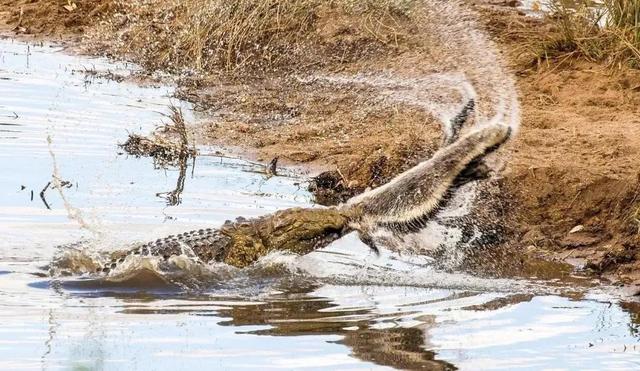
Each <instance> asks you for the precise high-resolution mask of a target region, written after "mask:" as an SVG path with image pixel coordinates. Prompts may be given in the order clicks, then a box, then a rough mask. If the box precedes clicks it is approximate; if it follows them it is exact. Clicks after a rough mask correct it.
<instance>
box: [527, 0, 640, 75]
mask: <svg viewBox="0 0 640 371" xmlns="http://www.w3.org/2000/svg"><path fill="white" fill-rule="evenodd" d="M549 7H550V9H551V13H550V15H549V19H550V20H551V21H552V23H553V24H554V25H555V30H554V32H551V33H550V34H549V35H548V36H547V37H546V38H545V39H544V40H543V41H542V43H541V45H540V48H538V50H537V51H536V56H537V58H538V60H542V59H560V60H566V59H567V58H568V57H571V56H581V57H584V58H587V59H588V60H591V61H604V62H606V63H609V64H611V65H612V66H621V65H623V64H626V65H628V66H631V67H634V68H638V67H640V1H638V0H604V1H603V2H601V3H600V2H593V1H589V0H582V1H578V2H577V4H576V2H575V1H571V2H569V1H568V0H551V1H550V2H549Z"/></svg>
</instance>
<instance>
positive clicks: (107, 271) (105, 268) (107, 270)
mask: <svg viewBox="0 0 640 371" xmlns="http://www.w3.org/2000/svg"><path fill="white" fill-rule="evenodd" d="M102 271H103V272H104V273H109V272H110V271H111V269H109V268H107V267H104V268H102Z"/></svg>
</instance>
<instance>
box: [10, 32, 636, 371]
mask: <svg viewBox="0 0 640 371" xmlns="http://www.w3.org/2000/svg"><path fill="white" fill-rule="evenodd" d="M94 68H95V69H96V70H99V71H107V70H109V71H113V72H115V73H118V74H125V75H126V74H128V73H129V72H128V71H130V70H132V69H135V66H130V65H125V64H112V63H109V62H108V61H105V60H103V59H89V58H83V57H77V56H71V55H68V54H65V52H64V51H63V50H60V48H57V47H50V46H47V45H44V46H34V45H27V44H24V43H20V42H15V41H11V40H1V41H0V96H1V97H2V99H1V100H0V233H1V234H2V236H3V237H4V238H3V239H2V242H0V369H7V370H18V369H98V370H99V369H107V370H110V369H115V370H118V369H154V370H165V369H166V370H176V369H203V368H207V369H212V368H221V369H231V368H244V369H247V368H273V369H277V368H286V369H291V368H294V369H328V368H331V369H377V368H405V369H416V368H427V369H447V368H454V367H458V368H462V369H516V368H518V369H535V370H537V369H541V368H554V369H598V370H600V369H621V370H629V369H637V368H638V367H640V357H639V353H640V344H639V341H640V315H639V313H640V305H638V304H636V303H628V302H623V301H621V300H620V299H619V298H617V297H616V296H614V295H613V294H610V293H608V290H605V289H601V290H596V289H593V288H591V289H590V288H588V287H589V282H588V280H585V279H581V278H579V277H578V278H575V279H574V280H573V281H571V282H569V281H563V280H560V281H557V280H556V281H541V280H517V279H508V278H502V279H491V278H478V277H474V276H472V275H469V274H463V273H456V272H441V271H438V270H437V269H435V268H434V267H433V265H432V264H431V263H432V261H431V260H430V259H428V258H426V257H419V256H400V255H397V254H393V253H391V252H389V251H382V254H381V256H380V257H377V256H375V255H373V254H371V253H370V252H369V251H368V249H367V248H366V247H365V246H363V245H362V244H360V243H359V242H358V241H357V239H356V238H355V236H353V235H349V236H347V237H345V238H344V239H343V240H342V241H339V242H338V243H335V244H333V245H331V246H329V247H328V248H326V249H324V250H323V251H319V252H315V253H312V254H310V255H308V256H304V257H297V256H291V255H282V254H274V255H271V256H268V257H266V258H264V259H262V260H261V261H260V262H259V263H258V264H257V265H256V266H254V267H252V268H250V269H246V270H237V269H231V268H229V267H224V266H221V265H217V266H216V265H213V266H210V267H205V268H202V267H200V268H196V267H193V266H191V265H189V263H188V262H186V261H180V260H176V261H175V262H174V266H173V268H172V269H173V270H171V271H169V272H167V271H161V270H156V271H155V272H153V271H150V270H145V269H139V268H135V267H133V268H131V271H130V272H129V273H132V274H133V278H131V279H130V280H128V281H124V282H115V281H106V280H95V279H90V277H89V278H87V277H80V278H78V277H53V278H52V277H50V276H49V275H48V272H47V270H43V269H42V268H41V267H42V266H44V265H47V264H49V263H51V259H52V256H53V255H54V253H55V252H56V249H55V246H56V245H58V244H63V243H70V242H74V241H77V240H79V239H81V238H84V239H88V240H90V241H92V243H93V245H94V248H95V250H96V251H97V250H99V249H107V248H113V247H117V246H122V245H123V244H126V243H129V242H131V241H137V240H147V239H152V238H156V237H159V236H163V235H166V234H170V233H175V232H178V231H183V230H187V229H193V228H199V227H203V226H215V225H219V224H221V223H222V222H223V221H224V220H225V219H232V218H233V217H235V216H239V215H243V216H248V217H249V216H256V215H261V214H264V213H268V212H272V211H274V210H277V209H281V208H286V207H291V206H308V205H309V204H310V197H309V195H308V194H307V193H306V192H305V191H304V190H303V189H304V187H301V186H300V183H301V182H304V177H302V176H300V175H296V174H295V173H285V175H286V176H279V177H273V178H270V179H266V178H265V177H264V176H263V174H262V173H261V172H260V171H261V167H260V166H259V165H255V164H251V163H248V162H244V161H240V160H236V159H228V158H221V157H216V156H214V155H207V154H212V153H215V149H214V148H200V150H201V152H203V154H204V155H202V156H199V157H198V158H197V159H196V161H195V166H194V164H191V163H190V164H189V167H188V168H187V169H186V172H185V173H184V174H180V171H179V170H177V169H168V170H164V169H155V168H154V166H153V163H152V162H151V161H150V160H148V159H144V158H143V159H137V158H131V157H127V156H126V155H123V154H118V152H120V150H119V148H118V147H117V143H118V142H122V141H124V139H126V135H127V132H130V131H134V132H141V133H147V132H149V131H150V130H152V129H153V127H154V126H155V125H156V124H158V123H159V122H160V121H161V120H162V119H163V116H162V115H161V114H160V113H162V112H164V113H167V112H168V109H167V106H168V105H169V104H171V103H173V104H177V105H180V106H182V107H183V109H184V111H185V112H186V113H187V119H188V120H189V121H192V120H194V119H196V118H194V117H192V116H191V115H190V114H189V106H188V104H185V103H183V102H179V101H176V100H173V101H172V99H171V98H170V95H171V89H170V88H168V87H166V86H157V87H153V86H148V87H140V86H136V85H134V84H131V83H127V82H122V83H117V82H114V81H111V80H106V79H100V78H95V79H94V78H89V77H87V75H86V74H85V73H83V72H81V71H83V70H85V69H94ZM49 142H50V144H49ZM52 174H55V175H56V176H57V177H59V178H60V179H61V180H65V181H68V182H70V184H71V187H69V188H63V189H62V190H61V191H60V190H58V189H51V188H49V189H47V191H46V192H45V193H44V201H43V200H42V199H41V198H40V196H39V193H40V191H41V190H42V189H43V188H44V187H45V185H46V184H47V183H48V182H50V181H51V180H52ZM181 175H183V176H184V179H185V181H184V187H183V188H184V189H183V191H182V192H181V194H180V203H178V204H176V205H168V201H167V199H166V197H163V193H165V192H170V191H172V190H174V189H176V186H177V185H179V183H180V182H179V178H180V176H181ZM179 188H181V187H179ZM32 190H33V197H32V196H31V191H32ZM63 196H64V198H63ZM45 201H46V204H45ZM174 203H175V202H174ZM143 263H144V262H141V264H143ZM198 269H199V270H198ZM203 269H204V271H203Z"/></svg>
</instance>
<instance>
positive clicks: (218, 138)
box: [0, 0, 640, 290]
mask: <svg viewBox="0 0 640 371" xmlns="http://www.w3.org/2000/svg"><path fill="white" fill-rule="evenodd" d="M3 4H4V5H5V9H4V10H3V12H2V15H1V16H0V17H2V19H3V20H4V22H5V23H6V24H7V25H8V26H7V28H8V29H13V30H14V32H18V33H20V34H22V35H23V36H25V37H26V35H34V36H35V37H47V38H62V39H67V40H69V38H70V37H71V38H73V40H74V42H73V43H72V44H71V45H72V46H73V47H74V48H80V49H83V50H85V51H87V52H89V53H99V54H105V55H110V56H114V57H116V58H125V59H127V58H128V59H133V60H134V61H136V62H139V63H141V64H142V65H143V66H145V67H147V68H148V71H149V72H153V71H158V70H163V71H166V70H170V71H171V70H172V68H171V66H170V65H168V63H169V62H171V61H172V60H174V59H171V58H172V57H168V59H167V60H165V61H162V60H159V59H158V55H160V54H161V53H160V51H161V48H162V47H165V48H166V45H165V46H163V43H164V44H167V43H170V42H171V41H172V40H175V35H174V33H173V32H174V30H173V29H172V27H175V26H176V25H178V26H179V25H180V24H181V23H180V22H184V20H182V19H180V17H179V15H180V14H181V13H180V9H177V8H176V9H173V11H174V13H175V14H177V15H175V14H174V13H171V12H169V11H167V12H165V13H163V16H164V18H158V17H157V15H158V14H156V13H155V12H154V11H153V9H151V7H152V6H153V5H152V4H137V3H130V4H129V5H127V6H125V5H123V4H122V3H119V2H112V1H107V0H103V1H93V2H82V3H78V4H77V7H76V8H75V9H71V10H68V9H65V8H64V6H63V5H64V4H62V5H61V4H58V2H55V1H49V0H41V1H36V2H31V1H30V2H26V1H21V0H15V1H14V0H4V1H3ZM464 7H469V8H470V9H472V11H474V12H477V14H478V20H477V21H475V20H472V21H469V22H472V24H473V25H474V27H475V26H478V28H479V29H480V30H484V31H486V32H487V33H488V34H489V35H490V36H491V37H492V38H493V40H494V41H495V43H496V45H497V48H498V50H499V51H500V52H501V55H502V57H503V58H504V60H505V61H506V63H507V64H508V66H509V68H510V69H511V70H512V72H513V74H514V75H515V79H516V84H517V88H518V90H519V97H520V102H521V109H522V113H521V125H520V131H519V133H518V136H517V137H516V140H515V142H514V143H513V144H512V145H511V153H510V154H509V156H508V158H507V160H506V161H505V167H504V169H502V171H501V172H500V175H501V176H500V178H499V180H498V181H497V182H496V185H495V188H492V192H494V194H498V195H499V198H500V199H502V200H507V201H508V202H501V203H500V208H499V211H500V213H501V214H500V215H501V216H500V220H501V223H504V224H505V225H503V227H505V229H504V232H505V235H506V236H508V239H507V240H506V241H505V242H506V244H507V245H509V246H515V247H517V248H518V249H522V250H526V251H528V252H529V253H531V254H532V255H536V256H544V257H546V258H550V259H556V260H566V261H571V262H572V263H575V264H578V265H580V266H584V267H587V268H589V269H590V270H591V271H593V272H594V273H596V274H604V275H607V276H611V277H613V278H614V279H616V280H620V281H622V282H624V283H627V284H629V285H631V288H632V290H633V287H634V286H633V285H634V284H637V283H638V282H639V281H638V280H639V279H640V260H639V258H640V256H639V255H640V237H639V236H640V234H639V228H640V216H639V210H640V201H639V200H638V199H639V198H640V196H639V193H640V183H639V179H638V165H640V161H639V160H638V153H639V151H640V121H639V119H638V114H639V113H640V112H639V109H638V107H640V105H639V104H638V103H640V91H639V89H640V88H639V87H640V72H638V71H637V70H632V69H628V68H625V67H619V68H611V66H604V65H601V64H598V63H593V62H588V61H584V60H572V59H567V60H544V61H541V60H539V59H537V58H536V53H534V49H533V48H534V47H533V46H532V45H536V44H535V43H536V42H537V41H538V40H539V39H540V38H541V37H542V35H543V33H545V32H550V31H552V28H553V25H552V24H550V23H549V22H547V21H545V20H542V19H538V18H533V17H528V16H526V15H524V13H523V12H521V11H519V10H518V9H513V8H511V7H507V6H502V5H497V6H496V5H488V4H487V2H484V1H478V2H475V3H472V2H467V3H465V5H464ZM374 10H375V9H374ZM350 12H351V13H350ZM358 12H361V13H358ZM376 12H378V13H376ZM354 14H356V15H362V14H364V15H367V16H368V17H369V18H367V17H361V18H362V19H367V20H369V21H370V22H369V23H367V22H355V21H354ZM374 15H378V16H379V19H380V21H379V22H375V21H373V20H372V18H371V17H373V16H374ZM314 16H315V17H316V18H314V20H313V22H311V23H309V24H306V23H305V26H304V27H303V29H304V30H305V31H304V32H305V35H307V36H308V37H307V39H305V40H306V41H305V43H302V44H296V46H295V47H294V48H292V49H287V48H285V46H283V45H280V44H278V43H277V42H275V43H274V44H270V45H273V47H274V50H275V51H278V52H279V53H280V54H283V50H284V52H286V53H289V54H290V56H291V57H292V58H290V59H287V58H281V59H277V60H276V61H275V62H273V64H266V62H265V63H262V62H264V61H263V60H260V61H262V62H256V63H255V64H246V65H243V67H242V68H240V69H234V70H233V71H229V70H228V68H225V67H224V66H226V65H223V64H221V63H223V62H220V61H218V62H216V63H218V64H215V63H213V62H212V63H213V64H211V65H207V70H206V73H203V71H202V70H198V69H197V68H196V67H194V66H197V64H194V65H192V66H182V67H185V68H182V69H181V70H179V71H178V70H177V68H174V69H173V71H172V72H174V77H175V80H176V83H177V84H178V86H179V91H178V93H177V94H178V95H179V96H180V97H183V98H186V99H188V100H189V101H192V102H193V103H194V104H195V106H196V109H197V110H200V111H202V112H206V113H208V114H210V116H211V119H210V120H209V122H208V123H204V124H202V125H200V126H198V127H194V128H192V136H193V137H195V138H196V139H197V141H198V142H199V143H201V144H217V145H223V146H228V147H229V151H230V152H234V153H238V152H240V153H241V154H242V155H244V156H248V157H252V158H257V159H259V160H261V161H264V162H268V161H269V160H271V159H272V158H274V157H276V156H278V157H279V158H280V161H281V162H283V163H295V164H304V165H306V166H311V167H313V168H315V169H318V171H321V170H326V171H332V172H333V173H332V175H333V178H332V179H331V182H329V183H330V184H331V185H334V186H335V185H337V186H338V188H341V191H342V192H344V194H346V195H351V194H355V193H358V192H361V191H362V190H364V189H365V188H367V187H376V186H379V185H380V184H384V183H385V182H386V181H388V180H389V179H390V178H392V177H393V176H394V175H396V174H398V173H399V172H401V171H403V170H405V169H407V168H409V167H411V166H412V165H413V164H415V163H416V162H418V161H419V160H421V159H423V158H426V157H428V156H429V155H430V154H431V153H433V151H434V150H435V149H436V148H437V145H438V143H439V140H440V134H439V133H440V127H439V125H438V119H439V118H438V117H435V116H434V115H433V114H430V113H429V112H428V111H427V110H425V109H421V108H419V107H416V106H411V105H407V104H402V102H400V101H401V99H396V100H395V101H394V100H393V99H391V100H390V99H389V97H391V98H394V94H395V93H397V92H398V91H406V90H407V89H405V88H403V87H402V86H401V87H397V84H396V87H394V88H388V89H387V90H386V91H383V94H382V95H381V92H380V91H381V90H380V86H381V85H385V84H388V81H386V80H384V78H388V76H389V75H388V74H389V73H390V72H391V74H393V75H394V76H396V77H397V76H400V77H402V78H403V79H405V83H406V81H409V84H413V83H415V80H411V79H413V78H415V74H416V72H428V71H430V70H431V69H433V68H434V66H436V67H438V68H440V67H441V66H439V65H438V63H439V62H438V60H439V59H442V56H443V55H445V56H446V57H447V58H444V59H445V60H447V61H448V59H449V58H448V57H453V56H452V55H449V54H447V53H451V51H450V50H449V51H438V52H436V53H435V55H434V54H433V53H431V49H429V48H426V47H425V44H423V41H422V40H423V38H424V36H425V32H426V31H427V30H428V29H429V28H428V27H427V28H420V27H417V26H416V18H412V17H414V16H413V15H412V13H410V12H406V11H404V10H403V9H398V8H393V7H390V8H384V9H383V10H379V9H377V10H375V11H373V10H371V9H364V10H363V9H357V10H348V9H347V10H345V9H343V8H331V7H320V8H318V10H317V11H316V12H315V13H314ZM455 21H459V20H455ZM464 21H465V22H467V20H464ZM443 23H446V22H444V21H443ZM295 27H302V26H300V25H296V26H295ZM301 29H302V28H301ZM106 30H108V31H109V32H105V31H106ZM152 31H153V33H152ZM145 34H146V35H149V34H154V35H156V37H157V40H155V41H154V42H155V44H154V45H152V46H148V47H147V46H145V45H144V42H145V38H144V36H145ZM268 36H273V35H268ZM269 40H271V39H269ZM147 41H149V40H147ZM287 42H290V40H287ZM156 44H157V45H156ZM282 48H285V49H282ZM454 48H455V47H454ZM167 50H170V49H167ZM243 53H249V54H243ZM251 53H254V54H251ZM274 53H275V52H274ZM256 54H257V55H260V56H261V58H267V57H268V56H269V55H271V54H268V53H262V52H257V51H255V50H254V51H250V50H249V51H248V50H245V49H240V50H239V51H238V53H237V54H235V55H237V56H240V57H242V58H245V59H246V60H249V61H252V60H254V59H253V56H254V55H256ZM186 57H188V56H184V58H186ZM173 58H176V57H175V56H174V57H173ZM196 62H197V58H196V59H194V61H193V63H196ZM440 63H441V62H440ZM271 67H272V68H271ZM460 67H461V68H464V67H465V66H464V65H462V66H460ZM435 69H436V70H437V68H435ZM465 72H466V73H468V74H471V75H472V79H473V73H474V71H473V70H472V69H469V70H468V71H465ZM477 73H478V75H480V77H478V80H479V81H483V80H482V75H483V74H485V75H486V71H483V70H480V71H477ZM336 76H341V77H349V78H343V79H342V80H340V79H336ZM354 76H355V77H356V78H355V79H354ZM385 94H386V95H385ZM479 94H480V95H482V94H486V95H489V94H491V90H490V89H486V90H482V89H480V91H479ZM405 98H406V96H405ZM481 98H486V97H481ZM486 100H487V101H489V100H490V98H487V99H486ZM390 101H391V104H390V103H389V102H390ZM480 110H485V111H490V110H491V109H490V108H486V107H485V108H483V107H480Z"/></svg>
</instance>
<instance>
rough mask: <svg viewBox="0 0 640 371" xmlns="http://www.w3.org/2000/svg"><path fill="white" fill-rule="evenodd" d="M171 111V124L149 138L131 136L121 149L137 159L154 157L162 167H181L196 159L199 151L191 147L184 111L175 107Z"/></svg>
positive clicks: (136, 135)
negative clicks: (190, 159)
mask: <svg viewBox="0 0 640 371" xmlns="http://www.w3.org/2000/svg"><path fill="white" fill-rule="evenodd" d="M169 109H170V110H171V114H170V115H168V117H169V118H170V119H171V123H169V124H165V125H163V126H161V127H159V128H158V129H156V130H155V131H154V132H153V133H151V134H150V135H149V136H148V137H145V136H142V135H138V134H129V138H128V139H127V140H126V141H125V142H124V143H122V144H120V147H121V148H122V149H124V150H125V152H127V153H128V154H130V155H133V156H136V157H142V156H148V157H152V158H153V159H154V160H155V162H156V165H158V166H161V167H166V166H181V164H182V163H184V162H185V161H186V160H187V159H189V158H191V157H195V156H196V154H197V151H196V149H195V147H194V146H193V145H191V146H190V145H189V139H188V135H187V128H186V125H185V122H184V116H183V114H182V110H180V108H177V107H174V106H171V107H170V108H169Z"/></svg>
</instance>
